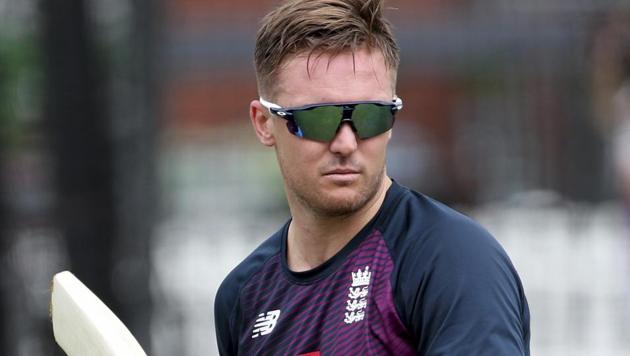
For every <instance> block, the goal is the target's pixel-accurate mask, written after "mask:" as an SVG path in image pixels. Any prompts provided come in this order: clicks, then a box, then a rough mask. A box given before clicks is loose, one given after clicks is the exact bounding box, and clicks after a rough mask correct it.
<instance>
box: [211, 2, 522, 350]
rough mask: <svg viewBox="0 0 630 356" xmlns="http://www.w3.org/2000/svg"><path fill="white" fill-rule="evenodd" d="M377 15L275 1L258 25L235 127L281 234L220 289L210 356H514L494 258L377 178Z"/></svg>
mask: <svg viewBox="0 0 630 356" xmlns="http://www.w3.org/2000/svg"><path fill="white" fill-rule="evenodd" d="M383 8H384V4H383V1H382V0H289V1H286V2H284V3H282V4H281V5H280V6H279V7H277V8H276V9H275V10H273V11H272V12H271V13H269V14H268V15H267V16H266V17H265V18H264V19H263V20H262V24H261V27H260V29H259V31H258V35H257V39H256V50H255V66H256V75H257V83H258V91H259V98H258V99H256V100H253V101H252V102H251V103H250V109H249V114H250V117H251V122H252V124H253V127H254V129H255V132H256V135H257V136H258V139H259V140H260V143H262V144H263V145H264V146H267V147H271V148H273V149H274V150H275V153H276V156H277V159H278V164H279V166H280V170H281V172H282V177H283V182H284V189H285V193H286V197H287V201H288V204H289V208H290V212H291V218H290V219H289V220H288V221H287V222H286V224H284V226H282V227H280V229H279V230H278V231H277V232H276V233H275V234H273V235H272V236H271V237H269V238H268V239H267V240H266V241H265V242H263V243H262V244H261V245H260V246H259V247H258V248H257V249H256V250H254V251H253V252H252V253H251V254H250V255H249V256H248V257H247V258H245V260H244V261H242V262H241V263H240V264H239V265H238V266H237V267H236V268H235V269H234V270H233V271H232V272H231V273H230V274H229V275H228V276H227V277H226V278H225V280H224V281H223V283H222V284H221V287H220V288H219V291H218V293H217V296H216V301H215V324H216V331H217V339H218V346H219V352H220V353H221V355H312V356H314V355H462V356H470V355H529V339H530V331H529V310H528V306H527V301H526V299H525V294H524V292H523V286H522V285H521V282H520V280H519V277H518V275H517V272H516V271H515V269H514V267H513V266H512V263H511V262H510V259H509V258H508V256H507V254H506V253H505V251H504V250H503V249H502V248H501V246H500V245H499V244H498V243H497V241H496V240H495V239H494V238H493V237H492V236H491V235H490V234H489V233H488V232H487V231H485V230H484V229H483V228H481V227H480V226H479V225H477V224H476V223H475V222H474V221H472V220H471V219H469V218H467V217H465V216H464V215H462V214H460V213H458V212H456V211H454V210H452V209H450V208H448V207H447V206H445V205H443V204H441V203H439V202H437V201H435V200H433V199H431V198H429V197H427V196H425V195H423V194H420V193H417V192H414V191H412V190H410V189H408V188H406V187H404V186H402V185H400V184H398V183H397V182H396V181H394V180H393V179H392V178H390V177H389V176H388V174H387V170H386V164H385V163H386V162H385V157H386V150H387V145H388V143H389V140H390V139H391V138H392V127H393V126H394V123H395V117H396V114H397V113H398V112H399V111H400V110H401V109H402V108H403V100H402V96H399V95H398V93H397V92H396V75H397V68H398V64H399V48H398V46H397V44H396V41H395V40H394V37H393V34H392V30H391V26H390V24H389V23H388V22H387V20H385V19H384V18H383ZM408 163H409V164H414V162H408Z"/></svg>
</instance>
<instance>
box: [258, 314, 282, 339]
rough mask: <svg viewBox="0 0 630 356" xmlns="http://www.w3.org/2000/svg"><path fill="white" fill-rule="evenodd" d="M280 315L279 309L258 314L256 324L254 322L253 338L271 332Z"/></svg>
mask: <svg viewBox="0 0 630 356" xmlns="http://www.w3.org/2000/svg"><path fill="white" fill-rule="evenodd" d="M279 316H280V310H279V309H278V310H272V311H268V312H266V313H260V314H258V319H256V324H254V331H253V332H252V339H255V338H257V337H259V336H261V335H267V334H270V333H271V332H272V331H273V328H275V327H276V323H277V322H278V317H279Z"/></svg>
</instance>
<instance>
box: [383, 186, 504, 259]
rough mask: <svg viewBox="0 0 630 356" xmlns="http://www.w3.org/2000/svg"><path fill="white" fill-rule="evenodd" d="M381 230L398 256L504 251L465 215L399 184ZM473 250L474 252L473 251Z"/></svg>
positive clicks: (486, 232)
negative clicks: (407, 253)
mask: <svg viewBox="0 0 630 356" xmlns="http://www.w3.org/2000/svg"><path fill="white" fill-rule="evenodd" d="M400 189H401V193H400V198H399V199H398V203H397V204H395V205H393V206H392V207H391V208H390V209H389V210H390V211H389V213H388V215H389V219H388V221H387V223H386V224H383V226H382V229H383V231H382V233H383V236H384V237H385V239H386V241H387V243H388V245H389V247H390V249H391V250H392V253H393V254H394V255H397V256H398V257H403V256H402V255H403V254H404V253H405V252H406V251H409V250H410V249H411V250H412V251H414V252H416V253H417V252H430V253H431V254H443V253H457V252H458V251H460V252H464V251H462V250H467V251H470V252H472V251H475V250H479V249H488V250H489V251H496V252H500V253H504V252H503V250H502V248H501V247H500V245H499V244H498V242H497V241H496V240H495V239H494V237H493V236H492V235H491V234H490V233H489V232H488V231H487V230H486V229H484V228H483V227H481V226H480V225H479V224H478V223H477V222H475V221H474V220H472V219H471V218H469V217H467V216H465V215H464V214H462V213H460V212H458V211H456V210H454V209H452V208H450V207H448V206H446V205H444V204H442V203H440V202H438V201H436V200H434V199H432V198H430V197H428V196H426V195H424V194H421V193H418V192H415V191H412V190H410V189H407V188H405V187H400ZM470 249H472V251H471V250H470Z"/></svg>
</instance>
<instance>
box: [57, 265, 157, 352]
mask: <svg viewBox="0 0 630 356" xmlns="http://www.w3.org/2000/svg"><path fill="white" fill-rule="evenodd" d="M50 314H51V319H52V324H53V333H54V336H55V341H56V342H57V344H59V346H60V347H61V348H62V349H63V351H65V353H66V354H67V355H68V356H146V353H145V352H144V350H142V347H141V346H140V344H139V343H138V341H137V340H136V339H135V338H134V337H133V335H131V332H129V330H128V329H127V327H126V326H125V324H123V323H122V321H120V319H118V317H116V315H115V314H114V313H113V312H112V311H111V310H110V309H109V308H108V307H107V306H106V305H105V304H104V303H103V302H102V301H101V300H100V299H99V298H98V297H97V296H96V295H95V294H94V293H92V291H91V290H89V289H88V288H87V287H86V286H85V285H84V284H83V283H81V281H80V280H79V279H78V278H77V277H75V276H74V275H73V274H72V273H70V272H68V271H64V272H60V273H57V274H56V275H55V276H54V277H53V281H52V296H51V302H50Z"/></svg>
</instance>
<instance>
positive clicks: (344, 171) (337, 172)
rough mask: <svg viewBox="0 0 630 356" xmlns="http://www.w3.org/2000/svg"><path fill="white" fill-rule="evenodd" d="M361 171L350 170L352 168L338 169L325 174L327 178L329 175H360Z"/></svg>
mask: <svg viewBox="0 0 630 356" xmlns="http://www.w3.org/2000/svg"><path fill="white" fill-rule="evenodd" d="M359 173H360V171H359V170H356V169H350V168H336V169H333V170H330V171H326V173H324V175H325V176H328V175H345V174H348V175H350V174H359Z"/></svg>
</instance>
